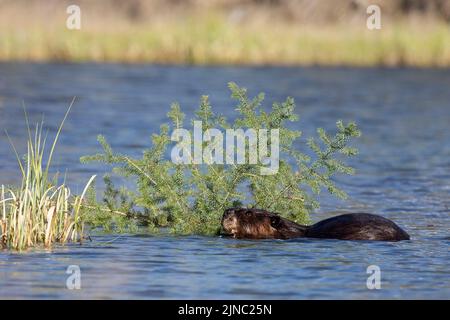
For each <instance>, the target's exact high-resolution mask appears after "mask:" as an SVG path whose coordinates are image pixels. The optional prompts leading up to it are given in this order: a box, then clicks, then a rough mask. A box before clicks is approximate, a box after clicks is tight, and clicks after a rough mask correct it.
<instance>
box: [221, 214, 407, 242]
mask: <svg viewBox="0 0 450 320" xmlns="http://www.w3.org/2000/svg"><path fill="white" fill-rule="evenodd" d="M222 230H223V232H224V233H225V234H227V235H230V236H233V237H234V238H237V239H292V238H321V239H339V240H376V241H400V240H409V239H410V237H409V234H408V233H407V232H406V231H404V230H403V229H402V228H400V227H399V226H398V225H397V224H395V223H394V222H393V221H391V220H389V219H386V218H384V217H382V216H378V215H374V214H370V213H350V214H343V215H339V216H336V217H332V218H329V219H325V220H322V221H320V222H318V223H316V224H313V225H311V226H304V225H299V224H297V223H295V222H293V221H290V220H288V219H285V218H283V217H281V216H279V215H278V214H276V213H272V212H269V211H265V210H259V209H246V208H231V209H227V210H225V212H224V214H223V217H222Z"/></svg>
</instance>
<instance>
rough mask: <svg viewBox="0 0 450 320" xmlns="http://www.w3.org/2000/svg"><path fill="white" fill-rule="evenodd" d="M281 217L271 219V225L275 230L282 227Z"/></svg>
mask: <svg viewBox="0 0 450 320" xmlns="http://www.w3.org/2000/svg"><path fill="white" fill-rule="evenodd" d="M280 221H281V219H280V217H271V218H270V225H271V226H272V227H274V228H277V227H278V226H279V225H280Z"/></svg>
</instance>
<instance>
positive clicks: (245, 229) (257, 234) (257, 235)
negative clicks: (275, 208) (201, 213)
mask: <svg viewBox="0 0 450 320" xmlns="http://www.w3.org/2000/svg"><path fill="white" fill-rule="evenodd" d="M303 228H304V227H303V226H300V225H298V224H296V223H294V222H292V221H289V220H286V219H284V218H282V217H280V216H279V215H278V214H275V213H271V212H268V211H264V210H258V209H246V208H231V209H227V210H225V213H224V214H223V218H222V230H223V232H224V233H225V234H227V235H231V236H233V237H234V238H241V239H242V238H248V239H287V238H292V237H293V236H303V234H304V230H303Z"/></svg>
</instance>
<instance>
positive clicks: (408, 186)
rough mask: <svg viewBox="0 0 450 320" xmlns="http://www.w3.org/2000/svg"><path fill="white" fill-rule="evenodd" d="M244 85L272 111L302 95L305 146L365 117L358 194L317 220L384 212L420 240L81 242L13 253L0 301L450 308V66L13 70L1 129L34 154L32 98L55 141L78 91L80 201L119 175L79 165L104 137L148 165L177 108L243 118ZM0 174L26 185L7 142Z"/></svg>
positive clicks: (73, 146) (73, 163) (4, 68)
mask: <svg viewBox="0 0 450 320" xmlns="http://www.w3.org/2000/svg"><path fill="white" fill-rule="evenodd" d="M231 80H232V81H235V82H237V83H238V84H240V85H243V86H246V87H247V88H249V91H250V94H252V93H253V94H256V93H257V92H259V91H265V92H266V96H267V97H268V103H269V102H272V101H274V100H278V101H279V100H282V99H284V98H285V97H286V96H287V95H291V96H293V97H294V98H295V99H296V102H297V105H298V112H299V114H300V116H301V122H300V124H299V126H300V127H301V130H303V132H304V136H305V137H307V136H310V135H312V134H314V131H315V128H316V127H319V126H322V127H325V128H327V129H333V127H334V123H335V121H336V120H337V119H343V120H345V121H348V120H355V121H356V122H357V123H358V125H359V126H360V128H361V130H362V131H363V137H362V138H361V139H360V140H359V141H358V143H357V146H358V147H359V149H360V155H359V156H358V157H357V158H355V159H354V160H352V161H351V164H352V165H353V166H354V167H355V168H356V169H357V175H356V176H354V177H341V178H338V179H337V181H338V183H339V185H340V186H342V187H343V188H344V189H345V190H346V191H347V192H348V194H349V195H350V198H349V199H348V200H346V201H340V200H336V199H334V198H332V197H330V196H327V195H325V194H323V195H322V196H321V198H320V200H321V204H322V207H321V209H320V210H319V211H318V212H317V213H314V214H312V219H313V221H318V220H320V219H323V218H326V217H329V216H333V215H335V214H337V213H338V212H355V211H368V212H373V213H377V214H381V215H383V216H386V217H388V218H390V219H393V220H394V221H396V222H397V223H398V224H400V225H401V226H402V227H403V228H405V229H406V230H407V231H408V232H409V233H410V235H411V237H412V240H411V241H404V242H398V243H381V242H380V243H378V242H351V241H334V240H311V239H300V240H291V241H238V240H233V239H224V238H213V237H170V236H167V235H159V236H154V237H152V236H148V235H130V236H122V237H118V238H117V237H115V236H94V237H93V239H92V240H93V241H92V242H88V243H85V244H83V245H82V246H79V245H70V246H66V247H56V248H54V249H52V250H49V251H45V250H31V251H29V252H27V253H22V254H16V253H8V252H5V251H3V252H0V298H45V299H54V298H67V299H72V298H75V299H80V298H95V299H101V298H112V299H114V298H136V299H148V298H168V299H169V298H205V299H211V298H223V299H231V298H236V299H241V298H243V299H246V298H261V299H263V298H264V299H272V298H273V299H304V298H306V299H309V298H313V299H314V298H337V299H343V298H345V299H364V298H388V299H391V298H394V299H395V298H413V299H414V298H438V299H449V298H450V272H449V268H448V264H449V261H450V260H449V244H450V235H449V230H450V214H449V213H450V209H449V207H450V200H449V191H450V130H449V124H450V105H449V103H450V90H449V88H450V70H440V71H439V70H413V69H392V70H387V69H346V68H216V67H214V68H212V67H205V68H199V67H161V66H145V65H136V66H126V65H96V64H82V65H69V64H23V63H22V64H0V129H2V131H3V129H7V130H8V132H9V134H10V136H11V137H12V139H13V140H14V142H15V143H16V145H17V147H18V148H20V149H21V150H23V148H24V142H25V139H26V135H25V131H24V122H23V120H22V119H23V115H22V107H21V104H22V100H23V101H24V102H25V104H26V105H27V109H28V113H29V114H30V118H31V121H32V122H36V121H39V120H40V119H41V116H42V114H44V115H45V122H46V123H47V125H48V126H50V135H51V134H52V133H54V132H55V130H56V126H57V124H58V123H59V121H60V119H61V117H62V116H63V114H64V111H65V109H66V108H67V106H68V103H69V102H70V100H71V98H72V97H73V96H75V95H76V96H78V101H77V103H76V106H75V108H74V110H73V113H72V114H71V116H70V118H69V120H68V122H67V124H66V126H65V129H64V132H63V136H62V138H61V140H60V144H59V149H58V151H57V154H56V157H55V161H56V167H57V169H58V170H60V171H62V172H65V170H66V169H68V171H69V183H70V184H71V186H72V188H73V190H74V191H75V192H80V191H81V189H82V187H83V184H84V183H85V182H86V181H87V179H88V178H89V177H90V175H92V174H100V175H101V174H102V173H103V172H107V171H108V168H105V167H103V166H101V165H95V164H92V165H82V164H80V163H79V161H78V159H79V157H80V156H81V155H85V154H92V153H95V152H97V151H98V150H99V148H98V145H97V142H96V139H95V137H96V135H97V134H99V133H101V134H104V135H105V136H106V137H107V138H108V139H109V141H110V142H111V143H112V145H113V147H114V148H116V150H117V151H120V152H124V153H128V154H132V155H136V156H138V155H139V154H140V153H141V150H142V148H144V147H145V146H147V145H148V144H149V137H150V134H151V133H152V132H154V131H156V130H157V128H158V127H159V125H160V124H161V123H162V122H163V121H164V119H165V114H166V112H167V110H168V106H169V104H170V103H171V102H173V101H178V102H179V103H180V104H181V106H182V108H183V110H184V111H185V112H186V113H188V116H190V115H192V112H193V110H194V109H195V108H196V106H197V105H198V101H199V97H200V95H202V94H209V95H210V98H211V101H212V104H213V106H214V107H215V109H216V110H218V111H219V112H221V113H223V114H225V115H227V116H229V117H230V118H232V117H233V114H234V110H233V109H234V105H233V104H232V103H231V100H230V99H229V92H228V90H227V88H226V83H227V82H228V81H231ZM296 147H297V148H305V146H304V141H302V143H299V144H298V145H297V146H296ZM0 172H1V173H2V174H1V183H4V184H14V183H17V180H18V171H17V165H16V163H15V159H14V156H13V154H12V153H11V151H10V148H9V145H8V143H7V140H6V139H5V138H4V136H1V140H0ZM99 187H101V184H100V183H99ZM69 265H79V266H80V268H81V272H82V278H81V279H82V283H81V285H82V289H81V290H68V289H66V279H67V277H68V276H69V275H68V274H66V269H67V267H68V266H69ZM369 265H378V266H379V267H380V268H381V279H382V284H381V286H382V288H381V289H380V290H368V289H367V287H366V280H367V277H368V276H369V275H368V274H367V273H366V269H367V267H368V266H369Z"/></svg>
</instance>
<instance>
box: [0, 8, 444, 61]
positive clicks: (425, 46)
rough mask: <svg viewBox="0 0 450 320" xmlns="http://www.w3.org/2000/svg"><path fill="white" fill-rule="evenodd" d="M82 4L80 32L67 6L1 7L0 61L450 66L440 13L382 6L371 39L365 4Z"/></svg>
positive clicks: (442, 19) (371, 32)
mask: <svg viewBox="0 0 450 320" xmlns="http://www.w3.org/2000/svg"><path fill="white" fill-rule="evenodd" d="M78 2H79V5H80V8H81V23H82V24H81V29H80V30H69V29H67V28H66V18H67V14H66V13H65V9H66V4H67V3H65V2H64V1H60V2H56V3H54V2H52V1H49V3H52V5H51V6H50V5H48V4H47V6H38V5H37V4H35V1H31V2H30V3H24V2H23V1H20V0H18V1H12V2H8V1H6V2H5V1H3V2H1V1H0V5H1V4H2V3H6V4H3V6H0V8H1V11H0V30H1V31H0V61H33V62H47V61H58V62H119V63H157V64H192V65H298V66H311V65H320V66H391V67H395V66H412V67H438V68H446V67H449V66H450V25H449V22H448V21H447V20H446V18H442V17H440V16H438V15H437V13H438V12H441V11H442V10H441V9H440V10H441V11H438V9H436V10H435V11H436V12H434V11H432V10H431V9H430V10H431V11H427V12H419V13H418V12H416V11H414V10H412V9H411V10H410V11H408V12H409V13H408V14H406V13H404V12H403V11H399V12H397V11H395V10H394V9H392V8H390V7H389V5H390V4H389V3H387V2H386V1H380V2H381V10H382V28H381V30H368V29H367V27H366V18H367V14H366V11H365V8H366V7H365V6H364V5H361V4H359V6H357V7H356V9H355V8H353V7H352V8H353V9H349V8H350V7H349V8H347V7H345V6H344V7H343V8H344V9H343V10H340V11H339V10H338V9H337V8H340V7H336V8H334V10H337V11H338V12H341V11H342V12H343V13H341V14H340V15H338V16H337V17H334V16H332V15H331V13H332V10H333V6H334V5H333V4H330V2H328V3H327V4H324V3H323V1H317V3H316V2H314V4H311V3H309V5H308V6H307V5H306V4H305V1H298V3H299V4H298V5H296V4H294V5H293V9H292V10H291V12H290V11H289V10H288V9H289V8H290V7H287V5H285V3H287V2H289V1H272V2H270V1H260V2H261V3H266V2H267V3H271V4H264V5H262V6H257V5H256V4H254V5H252V3H253V2H252V1H247V2H245V1H237V0H235V1H231V2H232V3H234V5H230V6H229V7H227V6H226V5H225V4H224V3H222V2H223V1H219V0H214V1H211V2H208V5H206V4H202V6H201V5H200V4H198V3H203V2H202V1H200V0H198V1H191V2H193V3H195V4H193V5H191V6H190V7H189V8H188V7H183V6H181V7H180V5H175V4H171V2H170V1H168V2H167V4H161V3H160V2H158V1H157V0H153V1H149V3H150V4H151V3H159V7H158V6H156V7H155V6H153V7H152V6H150V7H148V6H147V4H146V2H144V1H139V0H135V1H129V2H128V1H127V3H128V4H122V5H120V4H119V2H117V1H112V2H111V1H104V3H110V2H111V5H109V6H107V7H105V8H102V7H101V6H100V5H99V4H97V5H95V4H90V3H89V2H86V1H78ZM188 2H189V1H188ZM241 2H242V3H243V4H241ZM336 2H337V3H340V4H341V5H349V3H350V2H349V1H344V0H339V1H336ZM354 2H355V3H360V2H361V1H359V2H358V1H354ZM397 2H398V1H394V0H392V1H391V3H397ZM412 2H414V1H412ZM416 2H420V1H418V0H416ZM432 2H435V1H429V2H428V3H432ZM277 3H278V4H277ZM290 3H292V1H291V2H290ZM320 3H322V7H321V6H320ZM133 4H134V6H133ZM215 4H216V5H215ZM219 4H220V5H219ZM301 4H303V7H302V6H301ZM28 6H29V7H30V8H29V10H26V8H27V7H28ZM33 6H34V7H33ZM297 7H299V8H297ZM310 7H313V9H310ZM316 7H317V8H316ZM413 9H414V7H413ZM296 10H297V11H298V12H299V13H298V14H297V13H296V12H297V11H296ZM302 10H303V11H302ZM308 10H310V12H309V11H308ZM311 10H312V11H311ZM352 10H353V11H352ZM405 10H406V9H405ZM30 12H34V14H33V15H32V14H31V13H30ZM308 12H309V15H310V16H311V18H309V17H308ZM330 12H331V13H330ZM411 12H412V13H411ZM327 14H328V15H331V18H327Z"/></svg>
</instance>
